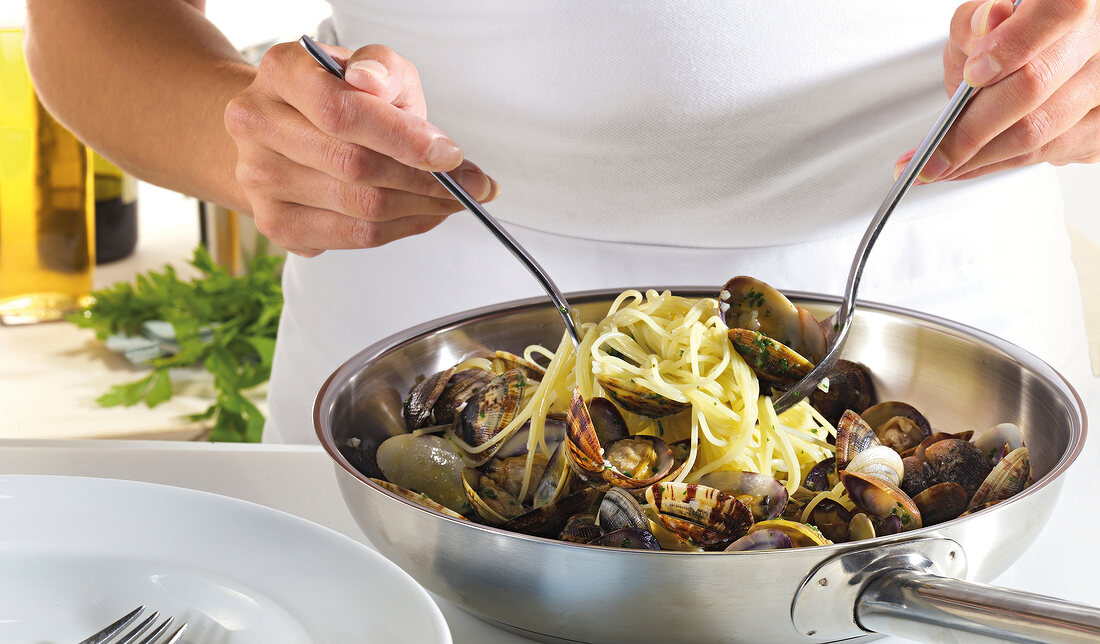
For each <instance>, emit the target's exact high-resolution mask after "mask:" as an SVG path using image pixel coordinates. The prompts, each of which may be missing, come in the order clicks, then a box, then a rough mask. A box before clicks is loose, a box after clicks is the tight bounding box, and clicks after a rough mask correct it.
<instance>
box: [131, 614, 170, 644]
mask: <svg viewBox="0 0 1100 644" xmlns="http://www.w3.org/2000/svg"><path fill="white" fill-rule="evenodd" d="M172 620H173V618H172V617H169V618H168V619H166V620H164V622H163V623H161V625H160V626H158V627H156V628H154V629H153V632H152V633H149V635H148V636H147V637H146V638H145V639H143V640H141V641H140V642H138V643H137V644H153V643H154V642H156V641H157V638H158V637H160V636H161V635H163V634H164V632H165V631H167V630H168V627H169V626H171V625H172Z"/></svg>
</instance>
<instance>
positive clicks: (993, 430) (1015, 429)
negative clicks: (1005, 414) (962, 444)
mask: <svg viewBox="0 0 1100 644" xmlns="http://www.w3.org/2000/svg"><path fill="white" fill-rule="evenodd" d="M970 442H971V443H974V446H975V447H977V448H978V449H980V450H981V451H982V453H983V454H985V455H986V456H988V457H989V458H990V460H996V459H995V458H994V457H995V455H996V454H997V453H999V452H1000V451H1001V449H1002V448H1003V447H1004V446H1005V445H1008V451H1009V452H1011V451H1012V450H1014V449H1018V448H1020V447H1023V445H1024V434H1023V432H1021V431H1020V428H1019V426H1017V425H1015V424H1013V423H1001V424H999V425H994V426H992V427H990V428H988V429H985V430H982V431H979V432H975V433H974V435H973V436H972V437H971V438H970Z"/></svg>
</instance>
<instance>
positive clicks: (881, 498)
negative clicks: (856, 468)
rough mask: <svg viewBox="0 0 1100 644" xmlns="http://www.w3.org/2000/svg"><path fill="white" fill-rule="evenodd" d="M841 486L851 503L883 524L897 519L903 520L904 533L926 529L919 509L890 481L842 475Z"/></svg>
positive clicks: (848, 474)
mask: <svg viewBox="0 0 1100 644" xmlns="http://www.w3.org/2000/svg"><path fill="white" fill-rule="evenodd" d="M840 482H841V483H843V484H844V489H845V490H847V491H848V498H850V499H852V503H855V504H856V507H858V508H859V509H860V510H863V511H864V512H866V513H867V514H868V515H870V516H872V517H874V518H876V519H880V520H882V519H885V518H886V517H889V516H896V517H898V518H899V519H901V526H902V529H903V530H916V529H917V528H919V527H921V526H922V525H923V523H922V520H921V514H920V509H918V508H917V505H916V504H915V503H913V499H911V498H909V495H908V494H906V493H905V492H902V491H901V488H899V487H898V486H896V485H894V484H892V483H890V482H889V481H885V480H883V479H880V478H878V477H876V476H866V475H864V474H856V473H854V472H848V471H843V472H841V473H840Z"/></svg>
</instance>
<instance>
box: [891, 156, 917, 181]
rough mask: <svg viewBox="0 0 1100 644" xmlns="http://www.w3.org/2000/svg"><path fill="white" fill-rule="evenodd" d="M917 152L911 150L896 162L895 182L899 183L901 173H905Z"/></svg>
mask: <svg viewBox="0 0 1100 644" xmlns="http://www.w3.org/2000/svg"><path fill="white" fill-rule="evenodd" d="M915 152H916V150H909V151H908V152H906V153H905V154H903V155H901V156H900V157H898V160H897V161H895V162H894V181H897V180H898V177H900V176H901V173H902V172H904V171H905V166H907V165H909V161H910V160H912V159H913V153H915Z"/></svg>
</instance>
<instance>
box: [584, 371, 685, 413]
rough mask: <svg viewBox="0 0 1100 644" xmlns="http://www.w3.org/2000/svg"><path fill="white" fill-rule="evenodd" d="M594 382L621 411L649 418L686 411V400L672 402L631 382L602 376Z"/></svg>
mask: <svg viewBox="0 0 1100 644" xmlns="http://www.w3.org/2000/svg"><path fill="white" fill-rule="evenodd" d="M596 382H598V383H599V384H600V386H601V387H603V390H604V393H606V394H607V397H608V398H610V399H611V400H613V401H615V404H617V405H619V406H620V407H622V408H623V409H625V410H627V411H629V412H631V413H634V414H638V415H639V416H647V417H649V418H660V417H662V416H671V415H673V414H678V413H680V412H682V411H683V410H685V409H687V408H688V406H689V404H690V403H688V402H687V401H686V400H683V401H680V400H672V399H671V398H669V397H667V396H663V395H661V394H658V393H655V392H653V391H651V390H649V389H647V388H645V387H643V386H641V385H639V384H637V383H635V382H634V381H633V380H621V379H619V378H611V377H607V376H603V375H599V376H597V377H596Z"/></svg>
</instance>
